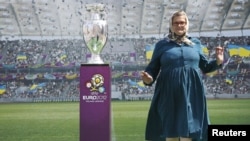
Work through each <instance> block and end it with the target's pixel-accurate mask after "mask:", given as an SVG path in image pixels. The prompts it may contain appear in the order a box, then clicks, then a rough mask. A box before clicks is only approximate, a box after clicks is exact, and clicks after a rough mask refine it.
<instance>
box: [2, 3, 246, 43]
mask: <svg viewBox="0 0 250 141" xmlns="http://www.w3.org/2000/svg"><path fill="white" fill-rule="evenodd" d="M91 3H102V4H104V5H105V12H106V18H107V22H108V34H109V36H110V38H112V37H122V38H123V37H132V38H138V37H153V36H162V35H164V34H166V33H167V32H168V27H169V25H168V23H169V18H170V16H171V15H172V13H173V12H175V11H177V10H179V9H183V10H185V11H186V12H187V14H188V16H189V20H190V29H189V33H191V34H195V35H199V36H206V35H208V36H211V35H212V36H217V35H218V33H220V35H223V36H249V35H250V15H249V13H250V8H249V7H250V0H0V37H1V39H2V40H3V39H11V38H17V37H19V38H20V37H21V38H34V37H37V38H47V37H54V38H57V37H59V38H82V24H83V22H84V21H85V20H86V19H87V10H86V5H88V4H91Z"/></svg>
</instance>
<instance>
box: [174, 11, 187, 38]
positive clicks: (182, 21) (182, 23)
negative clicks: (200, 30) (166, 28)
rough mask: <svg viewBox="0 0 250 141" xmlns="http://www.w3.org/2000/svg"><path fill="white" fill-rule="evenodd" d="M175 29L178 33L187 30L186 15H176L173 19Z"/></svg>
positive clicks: (183, 32) (180, 33)
mask: <svg viewBox="0 0 250 141" xmlns="http://www.w3.org/2000/svg"><path fill="white" fill-rule="evenodd" d="M172 26H173V30H174V33H175V34H176V35H183V34H185V33H186V30H187V22H186V17H185V16H176V17H174V19H173V23H172Z"/></svg>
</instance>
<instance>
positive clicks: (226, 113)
mask: <svg viewBox="0 0 250 141" xmlns="http://www.w3.org/2000/svg"><path fill="white" fill-rule="evenodd" d="M149 106H150V101H126V102H125V101H112V103H111V107H112V112H111V113H112V133H111V137H112V141H143V140H144V130H145V123H146V118H147V113H148V109H149ZM208 110H209V115H210V116H209V117H210V120H211V123H212V124H250V99H225V100H222V99H217V100H208ZM79 128H80V127H79V103H78V102H66V103H60V102H59V103H0V141H79Z"/></svg>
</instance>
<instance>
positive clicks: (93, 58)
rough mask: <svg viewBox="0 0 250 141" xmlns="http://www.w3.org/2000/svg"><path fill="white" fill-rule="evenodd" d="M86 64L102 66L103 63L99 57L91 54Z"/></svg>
mask: <svg viewBox="0 0 250 141" xmlns="http://www.w3.org/2000/svg"><path fill="white" fill-rule="evenodd" d="M88 64H104V62H103V60H102V59H101V57H100V56H99V55H95V54H91V57H90V59H89V60H88Z"/></svg>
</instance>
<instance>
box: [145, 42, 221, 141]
mask: <svg viewBox="0 0 250 141" xmlns="http://www.w3.org/2000/svg"><path fill="white" fill-rule="evenodd" d="M190 40H191V41H192V42H193V43H194V44H193V45H187V44H181V45H180V44H177V43H175V42H173V41H171V40H169V39H167V38H166V39H163V40H161V41H159V42H158V43H157V44H156V46H155V49H154V52H153V55H152V59H151V61H150V63H149V64H148V66H147V67H146V68H145V71H146V72H147V73H149V74H150V75H151V76H152V77H153V80H154V81H153V82H152V83H151V84H146V85H149V86H151V85H152V84H153V83H156V85H155V91H154V96H153V99H152V101H151V106H150V109H149V113H148V119H147V125H146V135H145V139H146V140H151V141H165V138H167V137H168V138H171V137H191V138H192V139H193V140H206V139H207V137H206V136H207V128H208V125H209V118H208V113H207V104H206V97H205V89H204V85H203V81H202V73H209V72H212V71H215V70H216V69H218V68H220V67H221V66H219V65H217V63H216V60H212V61H209V60H207V58H206V57H205V56H204V54H203V52H202V46H201V43H200V41H199V40H198V39H197V38H190Z"/></svg>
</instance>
